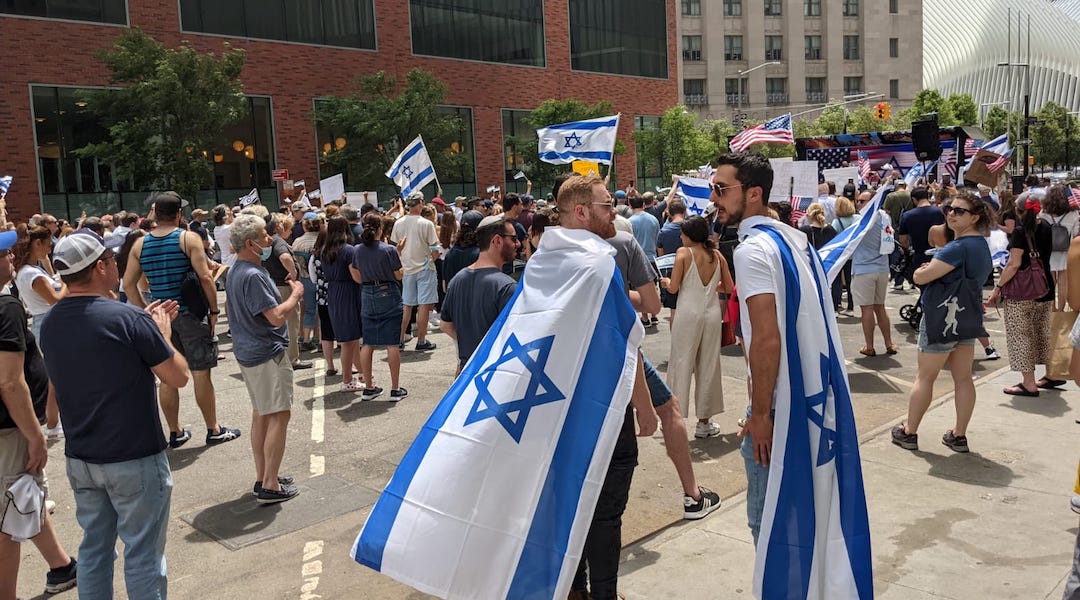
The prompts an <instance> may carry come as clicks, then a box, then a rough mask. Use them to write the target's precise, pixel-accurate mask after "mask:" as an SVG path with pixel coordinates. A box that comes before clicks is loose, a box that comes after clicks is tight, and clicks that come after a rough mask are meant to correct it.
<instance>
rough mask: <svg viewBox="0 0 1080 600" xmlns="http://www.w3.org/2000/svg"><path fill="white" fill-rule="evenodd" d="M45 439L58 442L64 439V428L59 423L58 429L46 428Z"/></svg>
mask: <svg viewBox="0 0 1080 600" xmlns="http://www.w3.org/2000/svg"><path fill="white" fill-rule="evenodd" d="M45 437H47V438H49V439H50V440H58V439H60V438H62V437H64V426H63V425H61V424H60V423H57V424H56V427H45Z"/></svg>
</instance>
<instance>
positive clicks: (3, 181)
mask: <svg viewBox="0 0 1080 600" xmlns="http://www.w3.org/2000/svg"><path fill="white" fill-rule="evenodd" d="M14 180H15V178H14V177H12V176H11V175H4V176H3V177H0V197H3V196H6V195H7V191H8V188H10V187H11V182H12V181H14Z"/></svg>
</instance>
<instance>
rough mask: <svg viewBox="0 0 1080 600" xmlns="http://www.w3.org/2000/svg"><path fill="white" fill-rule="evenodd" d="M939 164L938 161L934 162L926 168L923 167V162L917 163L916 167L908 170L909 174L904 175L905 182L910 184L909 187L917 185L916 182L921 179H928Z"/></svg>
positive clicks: (927, 164)
mask: <svg viewBox="0 0 1080 600" xmlns="http://www.w3.org/2000/svg"><path fill="white" fill-rule="evenodd" d="M937 162H938V161H936V160H935V161H933V162H929V163H926V166H923V163H921V162H917V163H915V165H914V166H912V167H911V168H910V169H908V172H907V173H906V174H905V175H904V181H905V182H906V183H907V184H908V186H913V185H915V181H916V180H918V179H919V178H920V177H926V174H927V173H929V172H930V171H933V170H934V165H936V164H937Z"/></svg>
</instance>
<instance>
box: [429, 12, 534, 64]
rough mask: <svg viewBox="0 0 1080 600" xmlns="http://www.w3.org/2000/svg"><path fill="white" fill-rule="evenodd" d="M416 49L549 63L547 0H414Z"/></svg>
mask: <svg viewBox="0 0 1080 600" xmlns="http://www.w3.org/2000/svg"><path fill="white" fill-rule="evenodd" d="M409 15H410V20H411V23H412V43H413V53H414V54H420V55H424V56H438V57H442V58H461V59H467V60H480V61H485V62H497V63H507V64H511V65H527V66H532V67H543V66H544V65H545V62H544V3H543V2H535V1H534V0H500V1H499V2H492V1H491V0H410V2H409Z"/></svg>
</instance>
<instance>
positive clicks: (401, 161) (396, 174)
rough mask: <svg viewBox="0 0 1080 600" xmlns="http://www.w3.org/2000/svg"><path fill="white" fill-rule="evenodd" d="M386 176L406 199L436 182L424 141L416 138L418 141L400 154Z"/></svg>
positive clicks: (418, 137) (413, 142) (414, 141)
mask: <svg viewBox="0 0 1080 600" xmlns="http://www.w3.org/2000/svg"><path fill="white" fill-rule="evenodd" d="M386 176H387V177H389V178H390V179H393V180H394V183H396V184H397V186H398V187H399V188H401V195H402V196H403V197H405V198H408V197H409V194H411V193H413V192H415V191H418V190H420V189H421V188H423V187H424V186H425V185H427V184H429V183H431V182H432V181H435V167H434V166H433V165H432V164H431V157H429V156H428V153H427V148H425V147H424V140H423V139H422V138H421V137H420V136H416V139H415V140H413V141H412V143H411V144H409V145H408V146H405V149H404V150H402V151H401V154H398V157H397V158H396V159H394V164H392V165H390V170H389V171H387V172H386Z"/></svg>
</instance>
